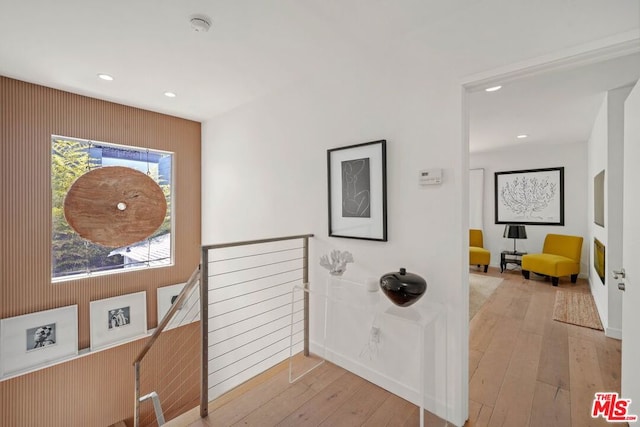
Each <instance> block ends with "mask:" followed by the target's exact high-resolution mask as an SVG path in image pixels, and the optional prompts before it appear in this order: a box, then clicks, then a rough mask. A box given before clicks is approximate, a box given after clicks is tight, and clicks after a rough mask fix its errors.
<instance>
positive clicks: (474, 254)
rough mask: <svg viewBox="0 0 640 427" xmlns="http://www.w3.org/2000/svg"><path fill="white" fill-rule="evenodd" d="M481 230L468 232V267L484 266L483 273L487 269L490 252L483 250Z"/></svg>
mask: <svg viewBox="0 0 640 427" xmlns="http://www.w3.org/2000/svg"><path fill="white" fill-rule="evenodd" d="M483 243H484V242H483V239H482V230H476V229H473V228H472V229H470V230H469V265H477V266H478V267H480V266H481V265H484V272H485V273H486V272H487V269H488V268H489V261H490V260H491V252H489V251H488V250H486V249H485V248H484V244H483Z"/></svg>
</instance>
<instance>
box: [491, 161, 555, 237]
mask: <svg viewBox="0 0 640 427" xmlns="http://www.w3.org/2000/svg"><path fill="white" fill-rule="evenodd" d="M494 200H495V206H494V207H495V223H496V224H525V225H564V167H554V168H545V169H526V170H515V171H506V172H495V191H494Z"/></svg>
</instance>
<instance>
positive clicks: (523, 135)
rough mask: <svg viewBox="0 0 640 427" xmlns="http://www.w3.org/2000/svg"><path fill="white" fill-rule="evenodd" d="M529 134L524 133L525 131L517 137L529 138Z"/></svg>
mask: <svg viewBox="0 0 640 427" xmlns="http://www.w3.org/2000/svg"><path fill="white" fill-rule="evenodd" d="M528 136H529V135H527V134H524V133H523V134H521V135H518V136H516V138H518V139H525V138H527V137H528Z"/></svg>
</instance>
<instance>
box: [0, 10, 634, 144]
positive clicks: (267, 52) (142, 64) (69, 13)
mask: <svg viewBox="0 0 640 427" xmlns="http://www.w3.org/2000/svg"><path fill="white" fill-rule="evenodd" d="M195 14H205V15H208V16H210V17H211V18H212V20H213V26H212V29H211V30H210V31H209V32H207V33H197V32H194V31H192V29H191V27H190V24H189V18H190V17H191V16H193V15H195ZM639 28H640V3H639V2H638V1H637V0H615V1H614V2H611V1H603V0H580V1H576V0H564V1H560V0H536V1H524V0H446V1H443V0H180V1H177V0H133V1H132V0H110V1H108V2H93V1H87V0H57V1H51V0H24V1H23V0H0V75H4V76H7V77H12V78H17V79H20V80H25V81H28V82H33V83H38V84H42V85H45V86H49V87H53V88H57V89H62V90H67V91H70V92H74V93H79V94H82V95H87V96H92V97H96V98H100V99H105V100H109V101H114V102H118V103H122V104H126V105H132V106H136V107H141V108H146V109H149V110H152V111H158V112H162V113H167V114H172V115H176V116H179V117H184V118H189V119H193V120H198V121H204V120H207V119H210V118H212V117H214V116H216V115H218V114H221V113H224V112H227V111H230V110H232V109H234V108H237V107H239V106H242V105H244V104H247V103H250V102H252V101H254V100H256V99H259V98H261V97H264V96H267V95H269V94H270V93H273V92H275V91H278V90H280V89H282V88H285V87H289V86H291V85H304V84H308V83H310V82H314V81H318V80H322V79H326V78H340V76H341V75H342V74H341V73H345V72H352V73H361V72H366V70H368V69H372V68H374V67H379V66H380V64H381V63H387V64H388V63H394V64H396V63H399V64H405V63H407V64H412V63H413V64H416V66H424V67H425V69H428V68H427V67H429V66H431V65H432V64H435V63H437V64H439V65H440V66H441V67H443V68H444V69H451V70H455V73H456V74H457V75H456V77H460V78H462V77H464V76H466V75H472V74H474V73H479V72H482V71H486V70H489V69H495V68H498V67H502V66H506V65H508V64H512V63H516V62H519V61H523V60H526V59H528V58H533V57H538V56H541V55H546V54H549V53H552V52H556V51H562V50H563V49H568V48H571V47H573V46H577V45H580V44H584V43H588V42H592V41H595V40H600V39H603V38H606V37H611V36H614V35H616V34H622V33H625V32H629V31H637V30H638V29H639ZM628 65H629V64H628ZM629 66H633V64H631V65H629ZM98 73H108V74H111V75H113V76H114V77H115V80H114V81H112V82H105V81H102V80H99V79H98V78H97V77H96V75H97V74H98ZM596 74H598V73H596ZM600 74H602V73H600ZM604 74H605V75H607V76H608V75H609V72H604ZM622 74H624V72H622ZM625 78H626V79H627V80H628V79H629V74H628V73H627V74H624V76H623V77H621V79H623V80H624V79H625ZM540 79H541V80H540V82H538V83H534V82H529V83H525V82H524V81H523V82H522V83H517V84H516V83H514V84H512V85H509V86H506V85H505V88H504V89H503V90H502V91H500V92H498V93H496V94H493V95H492V96H491V97H489V96H487V97H483V96H481V95H484V93H483V94H478V95H477V97H476V96H474V97H473V109H472V112H473V113H474V115H473V117H472V118H473V122H472V125H473V129H474V136H473V138H472V145H473V146H476V145H477V147H478V148H477V149H488V148H490V147H491V146H494V145H495V144H498V143H501V144H505V143H507V142H509V143H510V142H511V140H512V138H511V135H513V134H514V133H520V132H526V133H529V134H531V135H532V137H531V141H533V140H534V139H545V140H549V141H551V140H553V141H561V140H562V141H564V140H582V139H584V135H585V132H586V131H585V128H584V124H583V126H582V128H580V129H579V126H578V124H577V123H578V122H582V121H583V120H582V118H584V117H587V116H591V115H593V108H594V105H595V103H596V101H594V97H595V96H596V95H594V94H593V93H591V94H586V93H585V91H584V89H580V88H578V87H577V86H579V85H577V84H576V85H575V86H576V87H574V85H573V83H577V81H574V79H573V78H571V77H568V76H557V77H551V76H548V79H549V80H548V81H546V82H545V81H544V76H540ZM556 79H557V80H556ZM578 80H580V79H578ZM616 81H621V80H616ZM554 82H555V83H554ZM567 82H571V83H572V84H568V83H567ZM536 84H537V85H538V86H535V85H536ZM603 84H604V83H603ZM611 84H617V83H611V82H607V83H606V84H604V86H602V85H599V86H598V85H596V86H597V87H601V88H602V89H603V90H604V89H606V88H608V86H609V85H611ZM540 85H542V86H544V87H545V88H547V89H546V90H545V92H546V95H545V96H544V97H541V95H542V92H543V91H541V90H540V89H539V88H540V87H541V86H540ZM583 86H584V87H587V86H588V87H590V88H591V89H593V87H594V86H593V85H591V83H589V82H584V85H583ZM165 91H172V92H175V93H177V95H178V96H177V97H176V98H174V99H170V98H167V97H165V96H164V95H163V93H164V92H165ZM561 94H562V96H563V97H562V98H560V95H561ZM560 104H562V105H564V107H565V108H569V106H571V105H573V106H574V109H575V110H576V111H580V113H570V112H569V111H568V110H556V111H555V112H554V113H553V114H549V115H547V116H544V115H543V113H545V112H546V113H549V112H550V111H551V108H550V107H551V106H558V105H560ZM517 111H519V114H518V115H517V116H514V114H516V112H517ZM516 117H517V118H518V120H516ZM527 117H530V119H527ZM569 117H573V118H572V119H571V120H569ZM500 118H501V119H502V120H498V119H500ZM527 120H529V121H527ZM536 123H537V124H536ZM559 123H562V124H563V127H562V128H563V130H562V132H564V133H563V134H560V133H556V134H554V133H552V131H556V132H561V129H560V128H561V127H560V126H558V124H559ZM571 123H573V124H571ZM570 124H571V126H569V125H570ZM564 125H566V127H565V126H564ZM503 126H504V128H502V127H503ZM540 126H542V127H540ZM543 130H544V131H543ZM474 149H475V148H474Z"/></svg>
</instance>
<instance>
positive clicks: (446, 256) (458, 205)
mask: <svg viewBox="0 0 640 427" xmlns="http://www.w3.org/2000/svg"><path fill="white" fill-rule="evenodd" d="M374 75H375V74H374V72H373V71H372V72H370V73H368V75H367V76H364V75H357V76H353V78H349V77H347V81H332V82H322V84H319V85H318V86H316V87H306V88H305V89H301V90H296V91H294V90H291V91H287V92H283V93H280V94H278V95H274V96H272V97H270V98H268V99H264V100H262V101H261V102H256V103H253V104H251V105H249V106H246V107H244V108H242V109H240V110H237V111H235V112H233V113H230V114H227V115H224V116H222V117H220V118H217V119H215V120H211V121H209V122H206V123H204V124H203V243H204V244H207V243H218V242H227V241H237V240H248V239H256V238H261V237H273V236H284V235H291V234H299V233H314V234H315V236H316V237H315V238H314V239H313V241H312V243H311V251H310V258H311V260H310V280H311V284H312V286H314V284H315V286H318V285H323V284H324V283H325V282H326V280H327V272H326V270H324V269H322V268H320V267H319V266H318V259H319V257H320V255H322V254H327V253H329V252H330V251H331V250H332V249H340V250H349V251H350V252H351V253H352V254H353V256H354V258H355V263H354V264H350V265H349V267H348V270H347V273H346V274H345V276H344V277H345V278H347V279H352V280H356V281H362V280H364V279H366V278H367V277H380V276H381V275H383V274H384V273H387V272H391V271H397V270H398V269H399V268H400V267H405V268H406V269H407V270H408V271H410V272H414V273H416V274H419V275H421V276H422V277H424V278H425V279H426V280H427V283H428V290H427V294H426V295H425V297H424V298H423V299H422V300H421V301H419V302H418V303H416V304H415V305H414V307H415V308H416V309H417V310H420V309H421V307H422V309H423V308H424V307H425V306H426V304H427V303H428V302H431V303H433V302H436V303H440V304H443V305H446V308H447V309H448V310H449V312H450V313H454V314H455V315H456V316H458V317H460V319H453V320H452V322H450V323H451V325H450V326H449V331H450V334H451V335H450V336H451V337H455V336H456V335H457V336H460V334H461V332H460V331H457V332H456V328H460V327H461V325H462V322H466V320H463V319H462V317H463V315H464V314H465V313H466V306H465V305H464V304H465V302H466V300H465V298H463V295H466V294H464V293H463V292H462V287H461V286H460V283H461V281H462V280H463V275H464V273H463V272H461V268H460V267H461V262H463V259H464V257H466V256H467V253H466V251H464V253H463V251H462V247H463V246H464V245H465V244H464V243H463V239H464V238H465V237H466V236H463V234H462V230H463V229H465V228H466V224H467V221H468V216H467V212H466V207H465V210H464V216H463V215H462V214H463V204H465V203H464V202H463V197H462V194H463V183H465V182H466V175H463V170H467V168H466V167H465V168H460V162H461V159H462V158H464V154H465V152H466V150H465V152H463V150H462V148H461V144H460V143H459V142H456V141H461V134H460V132H461V122H460V108H461V107H460V103H459V99H460V90H461V89H460V86H459V84H458V83H457V82H455V81H452V80H451V79H446V78H443V77H441V76H437V75H436V76H434V77H435V78H432V79H427V80H424V81H423V79H422V78H421V77H419V76H414V78H418V79H419V81H421V84H420V86H419V87H416V85H415V84H413V83H415V82H416V80H413V83H409V82H406V81H405V80H406V79H405V78H395V77H394V78H390V79H388V78H386V77H384V76H382V77H381V76H378V78H381V79H382V80H381V81H378V80H375V79H373V78H372V77H373V76H374ZM434 99H437V100H438V102H435V101H434ZM378 139H386V140H387V192H388V196H387V197H388V200H387V202H388V235H389V239H388V240H389V241H388V242H369V241H364V240H353V239H342V238H329V237H328V232H327V224H328V218H327V149H329V148H335V147H340V146H345V145H351V144H356V143H362V142H367V141H373V140H378ZM444 141H446V143H445V142H444ZM434 167H438V168H442V169H443V184H442V185H436V186H429V187H421V186H419V185H418V171H419V170H421V169H425V168H434ZM465 185H466V183H465ZM465 205H466V204H465ZM464 318H465V319H466V316H464ZM409 339H411V340H414V339H415V338H413V337H412V338H407V340H409ZM450 341H451V342H450V344H449V345H450V352H449V354H456V355H458V356H459V358H460V360H459V361H458V363H460V364H462V363H464V364H465V365H466V364H467V363H468V362H467V360H466V353H464V352H463V351H462V349H460V348H458V344H457V341H456V340H455V339H451V340H450ZM412 342H415V341H412ZM454 360H455V357H450V366H451V369H450V373H449V374H450V376H449V377H448V379H447V381H448V383H449V384H451V385H452V386H451V387H450V390H451V392H452V393H456V395H454V396H452V398H451V401H454V402H455V401H457V402H461V401H462V397H461V395H460V393H461V387H460V386H457V387H454V385H455V384H456V383H457V384H461V382H462V381H463V379H462V378H463V377H464V376H463V373H462V372H461V367H460V365H456V364H455V363H454V362H453V361H454ZM393 364H397V361H394V362H393V363H390V364H389V365H390V366H391V365H393ZM445 372H446V370H445ZM445 398H446V397H445ZM459 421H460V420H459ZM462 421H463V420H462Z"/></svg>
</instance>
